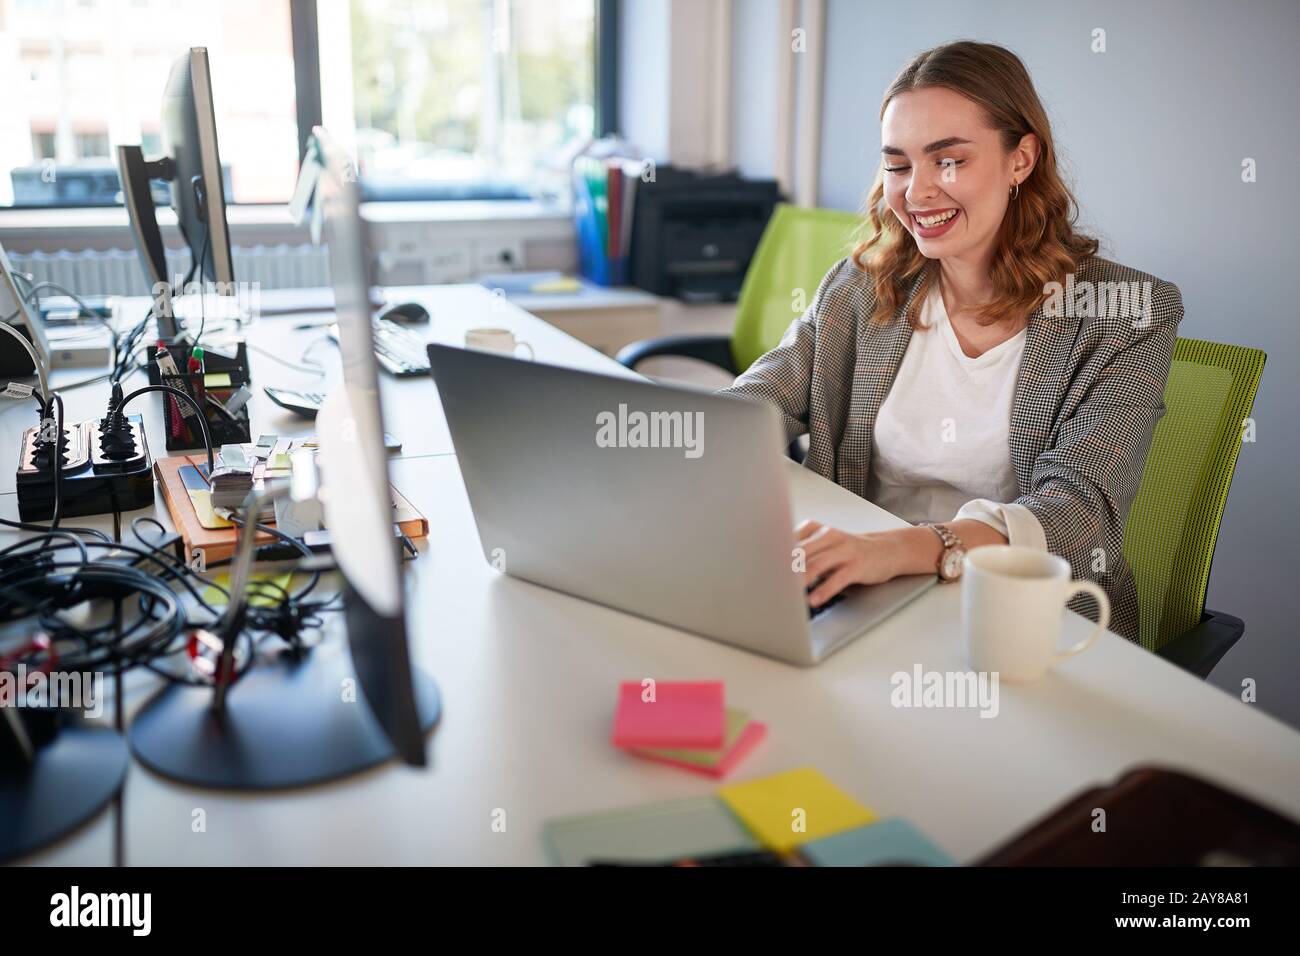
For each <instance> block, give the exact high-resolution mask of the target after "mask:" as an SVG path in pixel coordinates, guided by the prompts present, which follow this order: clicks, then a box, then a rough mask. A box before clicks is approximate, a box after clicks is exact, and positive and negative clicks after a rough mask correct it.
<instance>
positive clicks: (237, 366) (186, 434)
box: [145, 339, 253, 451]
mask: <svg viewBox="0 0 1300 956" xmlns="http://www.w3.org/2000/svg"><path fill="white" fill-rule="evenodd" d="M157 351H158V349H157V347H156V346H153V345H150V346H149V347H148V350H147V356H148V362H147V363H146V366H145V367H146V368H147V369H148V373H149V384H150V385H170V386H171V387H172V388H179V389H180V390H181V391H183V392H186V393H188V394H189V395H192V396H193V397H194V399H195V400H196V401H197V402H198V403H199V404H200V405H202V406H203V412H204V418H206V419H207V422H208V431H209V432H210V433H211V435H212V447H213V449H216V448H218V447H220V446H221V445H232V444H240V443H243V442H251V441H252V440H253V437H252V432H251V430H250V424H249V420H248V403H247V402H245V403H244V405H243V406H242V407H241V408H239V409H238V410H236V411H234V412H229V411H226V410H225V409H218V408H215V407H214V406H213V405H212V403H211V402H209V401H208V400H207V399H208V397H209V396H210V397H212V398H213V399H214V400H215V401H217V402H220V403H221V404H222V405H224V404H225V403H226V402H227V401H229V400H230V397H231V396H232V395H234V394H235V392H237V391H239V389H240V387H241V386H244V385H249V384H250V382H251V381H252V379H251V377H250V376H249V374H248V347H247V345H246V344H245V343H244V340H243V339H240V340H238V341H237V342H236V350H235V355H234V357H233V358H232V357H231V356H229V355H223V354H221V353H219V352H214V351H211V350H209V349H204V350H203V371H202V372H188V373H186V374H184V375H162V374H161V373H160V372H159V370H158V363H157V362H156V361H155V360H154V356H155V354H156V353H157ZM168 351H169V352H170V353H171V356H172V358H173V359H174V360H175V362H176V366H177V368H185V367H186V366H188V364H189V358H190V348H189V347H188V346H185V345H176V346H173V347H172V348H169V349H168ZM218 377H220V378H218ZM216 381H219V382H220V384H215V382H216ZM161 394H162V400H163V421H164V423H165V431H166V435H167V450H168V451H182V450H186V449H192V448H202V447H204V446H203V430H202V429H201V428H199V425H198V423H197V422H196V421H195V420H194V418H193V417H192V416H191V415H186V414H184V413H183V412H182V409H186V410H189V411H192V409H191V408H190V406H189V405H188V404H187V403H185V402H182V401H181V400H180V399H178V398H177V397H176V396H175V395H171V394H169V393H167V392H163V393H161Z"/></svg>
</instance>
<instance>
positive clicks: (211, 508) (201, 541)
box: [154, 435, 429, 564]
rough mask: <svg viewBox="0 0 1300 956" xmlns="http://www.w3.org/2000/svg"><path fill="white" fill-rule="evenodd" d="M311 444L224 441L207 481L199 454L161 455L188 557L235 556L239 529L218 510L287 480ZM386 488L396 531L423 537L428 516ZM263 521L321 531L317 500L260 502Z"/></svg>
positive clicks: (170, 505)
mask: <svg viewBox="0 0 1300 956" xmlns="http://www.w3.org/2000/svg"><path fill="white" fill-rule="evenodd" d="M315 448H316V441H315V439H313V438H298V439H294V438H281V437H279V436H276V435H261V436H259V437H258V439H257V441H256V442H247V443H243V444H234V445H223V446H222V447H221V450H220V453H219V454H218V455H217V464H216V468H215V469H214V470H213V474H212V480H211V481H209V480H208V474H207V459H206V457H205V456H203V455H180V456H176V457H171V458H162V459H159V461H158V462H157V463H156V464H155V466H154V470H155V472H156V473H157V476H158V483H159V485H160V486H161V487H162V492H163V499H164V500H165V501H166V502H167V510H168V512H169V513H170V515H171V519H172V523H173V525H174V526H175V528H176V530H177V532H178V533H179V534H180V535H181V538H182V540H183V541H184V544H185V553H186V554H187V555H189V556H190V558H191V559H194V558H196V557H197V556H199V555H201V556H202V560H203V561H204V562H206V563H208V564H211V563H213V562H216V561H220V560H223V559H225V558H229V557H230V556H231V555H233V554H234V553H235V545H236V542H237V540H238V537H239V529H238V528H236V527H235V524H234V522H232V521H230V520H229V519H227V518H225V517H223V516H222V515H221V514H218V510H225V509H235V508H238V507H239V505H240V503H241V502H243V500H244V499H245V498H246V497H247V495H248V494H249V493H250V492H260V491H263V490H265V489H266V488H268V487H269V485H270V483H273V482H277V481H280V482H288V481H290V480H291V479H292V477H293V469H294V468H295V467H305V466H307V465H309V464H310V462H308V461H307V460H306V459H304V458H303V457H302V456H299V455H296V454H295V453H296V452H298V451H300V450H307V451H314V450H315ZM389 490H390V492H391V496H392V509H393V510H392V515H393V525H394V527H395V529H396V530H397V531H398V532H400V533H401V534H403V535H405V536H406V537H408V538H423V537H427V536H428V533H429V522H428V519H426V518H425V517H424V515H422V514H421V513H420V512H419V511H418V510H417V509H416V507H415V506H414V505H413V504H411V502H410V501H409V500H408V499H407V498H406V496H404V495H403V494H402V493H401V492H400V491H398V490H397V489H396V488H394V487H393V486H392V485H389ZM261 520H262V523H263V524H266V525H268V526H274V527H276V528H277V529H278V530H279V531H281V532H282V533H284V534H288V535H291V536H292V537H295V538H303V537H305V536H307V535H312V534H314V533H316V532H320V531H322V530H324V527H323V515H322V512H321V509H320V507H319V504H318V503H317V502H309V503H305V504H304V503H295V502H293V501H290V500H287V499H285V498H280V499H278V500H277V501H276V502H275V503H274V505H269V504H268V505H265V506H264V511H263V514H262V516H261ZM274 540H275V538H274V536H273V535H271V534H270V533H268V532H265V531H259V532H258V534H257V538H256V544H257V545H258V546H262V545H269V544H271V543H272V542H273V541H274Z"/></svg>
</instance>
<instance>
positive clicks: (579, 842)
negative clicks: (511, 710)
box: [543, 767, 955, 866]
mask: <svg viewBox="0 0 1300 956" xmlns="http://www.w3.org/2000/svg"><path fill="white" fill-rule="evenodd" d="M543 834H544V838H545V841H546V848H547V852H548V854H549V856H550V858H551V861H552V862H553V863H557V864H560V865H562V866H590V865H593V864H605V865H608V864H614V865H622V866H646V865H656V866H682V865H689V866H756V865H771V863H772V861H773V860H775V861H776V862H778V863H781V864H784V865H789V866H953V865H955V864H954V861H953V859H952V858H951V857H950V856H948V854H946V853H945V852H944V851H943V850H942V849H940V848H939V847H938V846H936V845H935V844H934V843H933V842H932V841H931V840H930V839H929V838H928V837H926V835H925V834H924V833H922V832H921V831H920V830H918V829H917V828H916V827H915V826H913V825H912V824H911V823H910V822H908V821H907V820H905V819H903V818H901V817H889V818H886V819H880V818H879V817H877V816H876V814H875V813H874V812H873V811H871V810H870V809H869V808H867V807H865V806H863V805H862V804H860V803H858V802H857V801H856V800H855V799H853V797H851V796H850V795H849V794H847V793H845V792H844V791H843V790H841V789H840V788H839V787H837V786H835V784H833V783H832V782H831V781H830V780H828V779H827V778H826V777H825V776H823V775H822V774H821V773H819V772H818V771H816V770H814V769H812V768H811V767H803V768H800V769H798V770H789V771H786V772H785V773H778V774H773V775H772V776H768V777H760V778H759V779H756V780H747V781H745V782H743V783H737V784H731V785H728V786H725V787H721V788H720V789H719V790H718V791H717V792H716V794H714V795H711V796H707V797H690V798H687V799H684V800H670V801H667V802H664V803H651V804H645V805H642V806H637V807H627V808H623V809H619V810H607V811H604V812H601V813H588V814H582V815H580V816H572V817H564V818H560V819H555V820H550V821H548V822H547V823H546V825H545V827H544V828H543Z"/></svg>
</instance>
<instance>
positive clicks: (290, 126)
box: [0, 0, 616, 206]
mask: <svg viewBox="0 0 1300 956" xmlns="http://www.w3.org/2000/svg"><path fill="white" fill-rule="evenodd" d="M615 2H616V0H222V2H220V3H214V2H211V0H0V14H3V15H0V50H4V51H5V56H6V58H8V57H9V55H10V53H11V52H12V54H13V58H14V60H16V62H13V63H12V64H11V63H9V62H6V63H5V64H3V67H2V68H0V73H2V74H5V75H7V76H9V77H10V79H11V81H12V84H13V86H14V87H15V89H14V90H12V91H11V93H13V95H12V96H11V97H10V98H9V99H8V100H7V103H8V108H7V109H5V110H0V206H8V205H15V206H58V205H62V206H80V205H113V204H120V203H121V201H122V194H121V186H120V183H119V182H118V179H117V167H116V161H115V157H116V146H117V145H119V144H132V143H139V144H141V145H142V147H143V148H144V150H145V154H146V156H148V157H156V156H158V155H160V154H161V151H162V139H163V138H162V133H163V130H162V125H161V115H160V114H161V105H162V98H163V90H164V87H165V85H166V83H167V77H168V74H169V72H170V69H171V66H172V64H173V63H174V62H175V60H176V59H177V58H178V57H180V56H182V55H183V54H184V53H185V51H186V50H187V49H188V48H189V47H190V46H199V45H202V46H206V47H207V48H208V53H209V58H210V62H211V66H212V75H213V92H214V99H215V101H216V110H217V128H218V133H219V141H220V146H221V159H222V163H223V165H224V166H225V167H226V171H227V176H226V180H227V182H228V183H229V184H230V189H229V192H228V195H227V197H226V198H227V201H228V202H235V203H283V202H287V201H288V199H289V197H290V195H292V193H293V185H294V181H295V179H296V176H297V170H298V157H299V156H300V155H301V153H300V150H301V147H302V143H303V142H304V138H305V135H306V132H307V131H308V130H309V129H310V128H311V126H312V125H314V124H316V123H322V122H323V124H324V125H325V126H326V127H327V128H328V129H329V130H330V132H331V133H333V134H334V136H335V138H336V139H338V140H340V141H341V142H342V143H343V144H344V145H345V146H347V147H349V148H350V149H352V150H353V151H354V152H355V154H356V157H357V162H358V167H359V169H360V170H361V173H362V184H363V187H364V190H365V192H366V195H367V198H369V199H460V198H473V199H492V198H530V197H532V198H536V197H541V198H546V197H557V196H558V197H563V196H567V191H568V172H567V170H568V165H569V161H570V159H571V158H572V156H573V154H574V153H575V152H576V151H577V150H578V149H580V148H581V147H582V146H583V145H585V143H586V142H587V141H588V139H589V138H590V137H591V136H593V135H596V134H599V133H601V132H603V131H604V129H603V127H602V123H603V125H604V126H609V125H612V108H613V107H612V104H613V103H614V92H613V89H614V88H613V64H612V49H613V30H612V28H611V25H612V17H613V10H614V6H615ZM11 66H12V68H11ZM598 67H599V69H600V71H601V77H600V78H599V82H598V75H597V69H598ZM163 189H164V191H165V187H163ZM155 192H157V190H156V191H155Z"/></svg>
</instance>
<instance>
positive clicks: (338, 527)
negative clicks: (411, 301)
mask: <svg viewBox="0 0 1300 956" xmlns="http://www.w3.org/2000/svg"><path fill="white" fill-rule="evenodd" d="M313 135H314V136H315V137H316V139H317V143H318V144H319V146H320V148H321V155H322V156H323V158H324V169H323V170H322V172H321V177H320V181H319V183H318V185H317V189H316V201H317V202H319V203H321V204H322V215H323V217H324V230H323V231H324V236H325V241H326V244H327V245H328V248H329V263H330V283H331V285H333V287H334V302H335V312H336V315H337V317H338V327H339V349H340V353H341V356H342V365H343V387H342V388H340V389H336V390H335V391H334V392H333V393H331V395H330V396H329V397H328V398H327V399H326V401H325V403H324V405H323V406H322V408H321V411H320V414H319V415H318V416H317V432H318V440H319V441H320V452H319V455H320V463H321V464H320V470H321V477H322V482H323V484H324V487H325V492H326V493H325V495H324V503H325V524H326V526H327V527H328V528H329V532H330V539H331V540H332V541H334V542H337V544H336V545H335V547H334V549H333V551H334V560H335V562H336V563H337V564H338V566H339V569H340V570H341V571H342V572H343V577H344V580H345V582H346V588H345V595H344V602H345V612H344V613H345V617H346V620H347V629H348V646H349V648H350V649H351V651H352V665H353V667H354V668H355V669H356V673H357V677H358V679H359V681H360V684H361V688H362V690H363V692H364V693H365V696H366V700H367V701H368V702H369V704H370V708H371V711H372V712H373V713H374V715H375V717H376V719H377V720H378V721H379V723H380V724H381V725H382V726H383V728H384V730H385V732H386V733H387V734H388V736H389V739H390V740H391V741H392V743H393V746H394V747H395V748H396V749H397V751H398V753H399V754H400V755H401V757H402V759H403V760H405V761H406V762H407V763H410V764H416V765H423V764H424V762H425V757H424V750H425V747H424V730H423V728H422V726H421V719H420V711H419V708H418V707H417V700H416V688H415V685H414V682H413V680H412V670H411V663H410V656H409V649H408V646H407V636H406V620H405V612H404V602H403V590H402V568H401V553H400V550H399V543H398V540H397V539H396V537H395V536H394V533H393V508H392V496H391V493H390V490H389V483H388V452H387V450H386V449H385V448H384V424H383V412H382V409H381V407H380V403H379V369H378V363H377V362H376V360H375V350H374V340H373V334H372V320H371V309H370V281H369V280H370V275H369V273H370V270H369V266H368V261H369V260H368V258H367V254H366V241H365V224H364V222H363V220H362V219H361V206H360V202H361V196H360V190H359V188H358V186H357V182H356V175H355V173H354V171H353V166H352V164H351V161H350V160H349V158H348V156H347V155H346V153H344V152H343V150H341V149H340V148H339V147H338V146H337V145H336V144H335V143H334V142H333V141H332V140H331V139H330V137H329V134H328V133H326V132H325V130H323V129H321V128H319V127H317V128H316V129H315V130H314V131H313Z"/></svg>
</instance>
